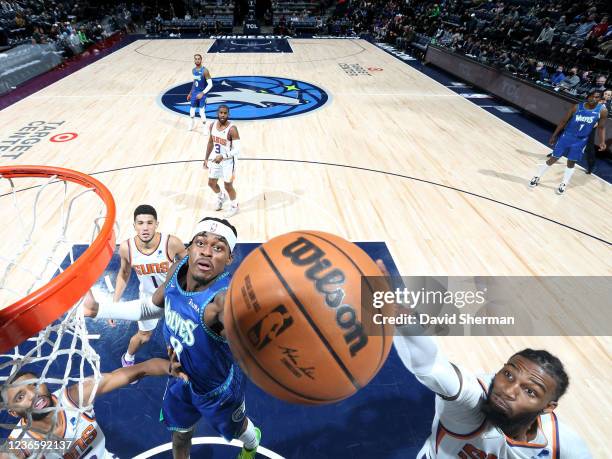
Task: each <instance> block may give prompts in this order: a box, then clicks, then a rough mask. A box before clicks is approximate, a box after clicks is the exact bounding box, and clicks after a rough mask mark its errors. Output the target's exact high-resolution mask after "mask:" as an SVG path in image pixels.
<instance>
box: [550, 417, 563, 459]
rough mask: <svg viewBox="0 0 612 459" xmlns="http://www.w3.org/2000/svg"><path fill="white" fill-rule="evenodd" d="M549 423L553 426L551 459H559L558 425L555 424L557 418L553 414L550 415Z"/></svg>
mask: <svg viewBox="0 0 612 459" xmlns="http://www.w3.org/2000/svg"><path fill="white" fill-rule="evenodd" d="M550 421H551V422H552V424H553V428H552V431H553V432H552V433H553V437H552V459H559V458H560V457H561V452H560V451H559V424H558V423H557V416H556V415H555V413H550Z"/></svg>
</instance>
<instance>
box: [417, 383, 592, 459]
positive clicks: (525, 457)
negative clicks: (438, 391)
mask: <svg viewBox="0 0 612 459" xmlns="http://www.w3.org/2000/svg"><path fill="white" fill-rule="evenodd" d="M462 375H463V386H462V388H461V393H460V394H459V396H458V397H457V399H456V400H452V401H447V400H444V399H442V398H441V397H440V396H436V414H435V417H434V421H433V425H432V432H431V436H430V437H429V438H428V439H427V442H426V443H425V445H424V446H423V448H422V449H421V451H420V452H419V454H418V456H417V459H590V458H591V457H592V456H591V454H590V453H589V450H588V448H587V447H586V445H585V444H584V442H583V441H582V439H581V438H580V437H579V436H578V434H576V433H575V432H574V431H573V430H571V429H570V428H569V427H567V426H566V425H564V424H561V423H559V421H558V419H557V416H556V415H555V414H554V413H551V414H543V415H540V416H539V417H538V431H537V434H536V437H535V438H534V439H533V440H532V441H530V442H528V443H527V442H518V441H514V440H512V439H511V438H509V437H507V436H506V435H504V433H503V432H502V431H501V430H500V429H498V428H496V427H494V426H493V425H491V424H489V423H488V422H487V421H486V419H485V415H484V414H483V413H482V411H481V406H482V403H483V402H484V401H485V400H486V397H487V392H488V388H489V385H490V383H491V381H492V380H493V375H489V376H486V377H483V378H478V379H477V378H476V377H475V376H473V375H471V374H469V373H466V372H464V371H462ZM458 432H459V433H458Z"/></svg>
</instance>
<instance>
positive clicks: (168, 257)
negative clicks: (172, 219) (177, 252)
mask: <svg viewBox="0 0 612 459" xmlns="http://www.w3.org/2000/svg"><path fill="white" fill-rule="evenodd" d="M166 258H167V259H168V261H169V262H170V263H174V260H172V258H170V235H169V234H168V237H167V238H166Z"/></svg>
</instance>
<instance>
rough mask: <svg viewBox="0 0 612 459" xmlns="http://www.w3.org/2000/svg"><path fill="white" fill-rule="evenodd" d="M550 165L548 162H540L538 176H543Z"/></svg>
mask: <svg viewBox="0 0 612 459" xmlns="http://www.w3.org/2000/svg"><path fill="white" fill-rule="evenodd" d="M549 167H550V166H549V165H548V164H546V163H544V164H540V165H539V166H538V170H537V172H536V177H540V178H541V177H542V176H543V175H544V172H546V171H547V170H548V168H549Z"/></svg>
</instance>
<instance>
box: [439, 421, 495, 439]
mask: <svg viewBox="0 0 612 459" xmlns="http://www.w3.org/2000/svg"><path fill="white" fill-rule="evenodd" d="M486 424H487V420H486V419H485V420H484V421H482V424H480V426H478V427H477V428H476V430H474V431H472V432H470V433H467V434H458V433H455V432H451V431H450V430H448V429H447V428H446V427H444V425H443V424H442V423H441V422H440V421H438V425H439V426H440V429H442V430H444V433H445V434H448V435H450V436H451V437H455V438H459V439H461V440H468V439H470V438H472V437H475V436H476V435H478V434H480V433H481V432H482V431H483V430H484V429H485V427H486Z"/></svg>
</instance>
